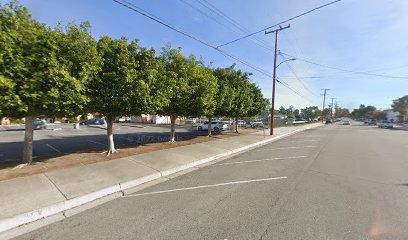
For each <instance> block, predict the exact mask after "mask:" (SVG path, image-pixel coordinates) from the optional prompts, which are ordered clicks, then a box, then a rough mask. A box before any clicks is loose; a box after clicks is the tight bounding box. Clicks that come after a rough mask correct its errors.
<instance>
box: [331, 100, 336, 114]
mask: <svg viewBox="0 0 408 240" xmlns="http://www.w3.org/2000/svg"><path fill="white" fill-rule="evenodd" d="M330 99H331V100H332V101H331V105H330V115H331V117H332V118H333V108H334V105H333V104H334V99H336V98H330Z"/></svg>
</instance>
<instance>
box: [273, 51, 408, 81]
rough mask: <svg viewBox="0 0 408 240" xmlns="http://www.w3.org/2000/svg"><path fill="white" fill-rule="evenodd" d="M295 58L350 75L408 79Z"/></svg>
mask: <svg viewBox="0 0 408 240" xmlns="http://www.w3.org/2000/svg"><path fill="white" fill-rule="evenodd" d="M281 54H283V55H286V56H288V57H295V56H292V55H290V54H286V53H282V52H281ZM295 58H296V59H297V60H300V61H303V62H307V63H310V64H313V65H316V66H320V67H325V68H329V69H334V70H338V71H342V72H348V73H354V74H360V75H367V76H374V77H383V78H397V79H408V77H401V76H390V75H383V74H375V73H369V72H362V71H353V70H348V69H342V68H338V67H332V66H328V65H324V64H321V63H317V62H313V61H310V60H307V59H302V58H298V57H295Z"/></svg>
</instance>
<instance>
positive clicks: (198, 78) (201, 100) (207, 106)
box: [188, 55, 218, 136]
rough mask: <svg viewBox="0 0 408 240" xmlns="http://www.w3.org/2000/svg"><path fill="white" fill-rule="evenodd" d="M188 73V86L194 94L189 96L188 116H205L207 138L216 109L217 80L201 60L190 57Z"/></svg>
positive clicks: (209, 134)
mask: <svg viewBox="0 0 408 240" xmlns="http://www.w3.org/2000/svg"><path fill="white" fill-rule="evenodd" d="M188 67H189V72H190V82H189V86H190V88H191V91H192V92H193V93H195V94H194V95H190V97H191V99H190V101H189V102H190V106H193V107H192V108H191V107H189V108H191V109H190V110H189V116H196V117H199V116H207V117H208V136H211V130H212V127H211V122H212V116H213V115H214V111H215V109H216V105H217V101H216V94H217V90H218V79H217V78H216V77H215V76H214V75H213V71H212V69H210V68H207V67H206V66H204V63H203V61H202V60H200V61H197V60H196V59H195V57H194V56H193V55H192V56H190V58H189V61H188Z"/></svg>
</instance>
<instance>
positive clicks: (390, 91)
mask: <svg viewBox="0 0 408 240" xmlns="http://www.w3.org/2000/svg"><path fill="white" fill-rule="evenodd" d="M127 1H129V2H131V3H133V4H135V5H137V6H138V7H141V8H143V9H144V10H146V11H149V12H150V13H153V14H154V15H156V16H158V17H160V18H161V19H163V20H165V21H166V22H167V23H170V24H171V25H173V26H176V27H177V28H179V29H182V30H184V31H186V32H188V33H190V34H192V35H194V36H196V37H198V38H200V39H203V40H205V41H207V42H209V43H211V44H213V45H220V44H222V43H225V42H228V41H230V40H233V39H235V38H237V37H240V36H243V35H245V34H244V33H243V32H242V30H240V29H238V28H236V27H235V26H233V25H232V24H230V23H229V22H227V21H226V20H225V19H224V18H221V17H220V16H219V15H217V14H215V13H214V12H211V11H210V10H209V9H208V8H205V7H204V6H203V5H202V4H200V2H201V3H203V4H205V3H206V1H207V2H209V3H211V4H212V5H214V6H216V7H217V9H219V10H221V12H222V13H223V14H225V15H226V16H228V17H229V18H231V19H233V20H234V21H235V22H237V23H238V24H239V26H240V27H241V28H244V29H246V30H247V31H248V32H254V31H257V30H260V29H263V28H265V27H267V26H271V25H274V24H276V23H278V22H280V21H282V20H285V19H287V18H290V17H293V16H295V15H297V14H299V13H302V12H305V11H307V10H310V9H312V8H314V7H317V6H319V5H323V4H325V3H328V2H330V1H331V0H307V1H304V0H285V1H284V0H279V1H277V0H273V1H272V0H252V1H248V0H205V1H204V0H200V1H198V0H150V1H147V0H127ZM3 2H4V1H3ZM20 2H21V3H22V4H23V5H25V6H26V7H28V9H29V10H30V11H31V12H32V14H33V16H34V18H36V19H37V20H39V21H40V22H43V23H45V24H47V25H50V26H55V25H56V23H57V22H61V23H62V24H63V25H65V24H67V23H68V22H70V21H72V22H75V23H80V22H82V21H86V20H88V21H90V22H91V25H92V33H93V35H94V36H95V37H96V38H99V37H100V36H101V35H110V36H112V37H114V38H119V37H121V36H126V37H128V38H129V39H139V40H140V44H141V45H142V46H144V47H149V48H150V47H154V48H156V49H158V50H160V49H161V48H162V47H163V46H165V45H166V44H167V43H171V44H172V45H173V46H174V47H178V46H180V47H182V48H183V52H184V53H185V55H189V54H191V53H193V54H195V55H197V56H201V57H202V58H203V59H204V60H205V62H206V63H207V64H210V63H212V65H213V66H214V67H227V66H230V65H231V64H233V63H237V66H238V68H240V69H242V70H244V71H248V72H252V73H253V74H254V75H253V76H252V81H253V82H256V83H258V85H259V86H260V87H261V88H262V90H263V93H264V95H265V97H271V89H272V79H271V78H270V77H267V76H265V75H263V74H261V73H259V72H257V71H255V70H253V69H251V68H249V67H247V66H245V65H241V64H240V63H238V62H236V61H235V60H232V59H230V58H226V57H225V56H223V55H221V54H220V53H218V52H217V51H215V50H213V49H211V48H208V47H206V46H203V45H202V44H200V43H197V42H196V41H193V40H191V39H188V38H186V37H184V36H182V35H180V34H178V33H176V32H174V31H172V30H170V29H167V28H165V27H164V26H162V25H159V24H158V23H156V22H153V21H152V20H150V19H148V18H146V17H144V16H141V15H139V14H137V13H135V12H133V11H131V10H129V9H127V8H125V7H123V6H121V5H119V4H117V3H115V2H113V1H111V0H86V1H84V0H58V1H50V0H35V1H33V0H31V1H29V0H21V1H20ZM197 9H199V10H197ZM407 12H408V1H402V0H400V1H397V0H342V1H341V2H338V3H336V4H333V5H331V6H328V7H326V8H323V9H320V10H318V11H315V12H313V13H311V14H308V15H306V16H303V17H301V18H298V19H296V20H293V21H291V22H290V24H291V28H289V29H287V30H284V31H282V32H280V35H279V50H280V51H282V52H283V53H286V54H290V55H293V56H296V57H297V58H298V59H297V60H296V61H290V62H287V64H286V63H284V64H282V65H281V66H280V67H279V68H278V71H277V75H278V78H279V79H280V80H281V81H284V82H285V83H286V84H288V85H289V86H290V87H291V88H293V89H296V91H297V92H299V93H301V95H302V97H301V96H299V95H297V94H295V93H293V92H292V91H291V90H289V89H288V88H286V87H284V86H283V85H280V84H278V85H277V95H276V105H277V106H281V105H283V106H286V107H287V106H289V105H292V106H294V107H296V108H300V107H305V106H310V105H318V106H319V107H321V104H322V97H321V96H320V93H321V89H322V88H329V89H331V90H330V91H329V94H330V95H328V98H331V97H334V98H336V101H337V102H338V104H339V106H341V107H346V108H350V109H352V108H356V107H358V105H359V104H366V105H374V106H376V107H377V108H381V109H386V108H389V107H390V104H391V102H392V100H393V99H396V98H399V97H401V96H404V95H407V94H408V31H407V26H408V14H407ZM255 36H256V38H248V39H244V40H241V41H239V42H236V43H233V44H230V45H228V46H225V47H223V48H222V49H223V50H225V51H227V52H229V53H231V54H233V55H235V56H237V57H239V58H240V59H242V60H245V61H246V62H249V63H250V64H252V65H255V66H257V67H259V68H262V69H264V70H266V71H268V72H269V73H272V69H273V52H272V51H271V49H273V42H274V35H273V34H269V35H265V34H264V33H259V34H257V35H255ZM260 45H261V46H260ZM286 58H289V57H286ZM301 59H306V60H310V61H312V62H315V63H319V64H321V65H326V66H331V67H335V68H340V69H346V70H352V71H358V72H361V71H363V72H369V73H372V74H379V75H387V76H398V77H406V78H400V79H398V78H389V77H377V76H369V75H362V74H353V73H350V72H344V71H339V70H335V69H330V68H327V67H322V66H317V65H314V64H310V63H307V62H305V61H302V60H301ZM283 60H284V58H283V57H282V56H279V59H278V61H279V62H281V61H283ZM291 69H292V70H293V71H292V70H291ZM295 76H297V77H298V78H296V77H295ZM305 86H306V88H305ZM329 101H330V100H329Z"/></svg>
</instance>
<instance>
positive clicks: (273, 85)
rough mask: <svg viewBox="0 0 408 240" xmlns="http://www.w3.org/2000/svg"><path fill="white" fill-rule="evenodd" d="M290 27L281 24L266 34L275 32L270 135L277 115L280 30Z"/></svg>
mask: <svg viewBox="0 0 408 240" xmlns="http://www.w3.org/2000/svg"><path fill="white" fill-rule="evenodd" d="M287 28H290V24H289V25H288V26H286V27H281V26H279V28H278V29H275V30H273V31H269V32H266V31H265V34H270V33H275V56H274V59H273V83H272V106H271V126H270V128H271V130H270V135H273V128H274V126H275V116H274V111H275V88H276V87H275V85H276V61H277V58H278V32H279V31H282V30H284V29H287Z"/></svg>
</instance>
